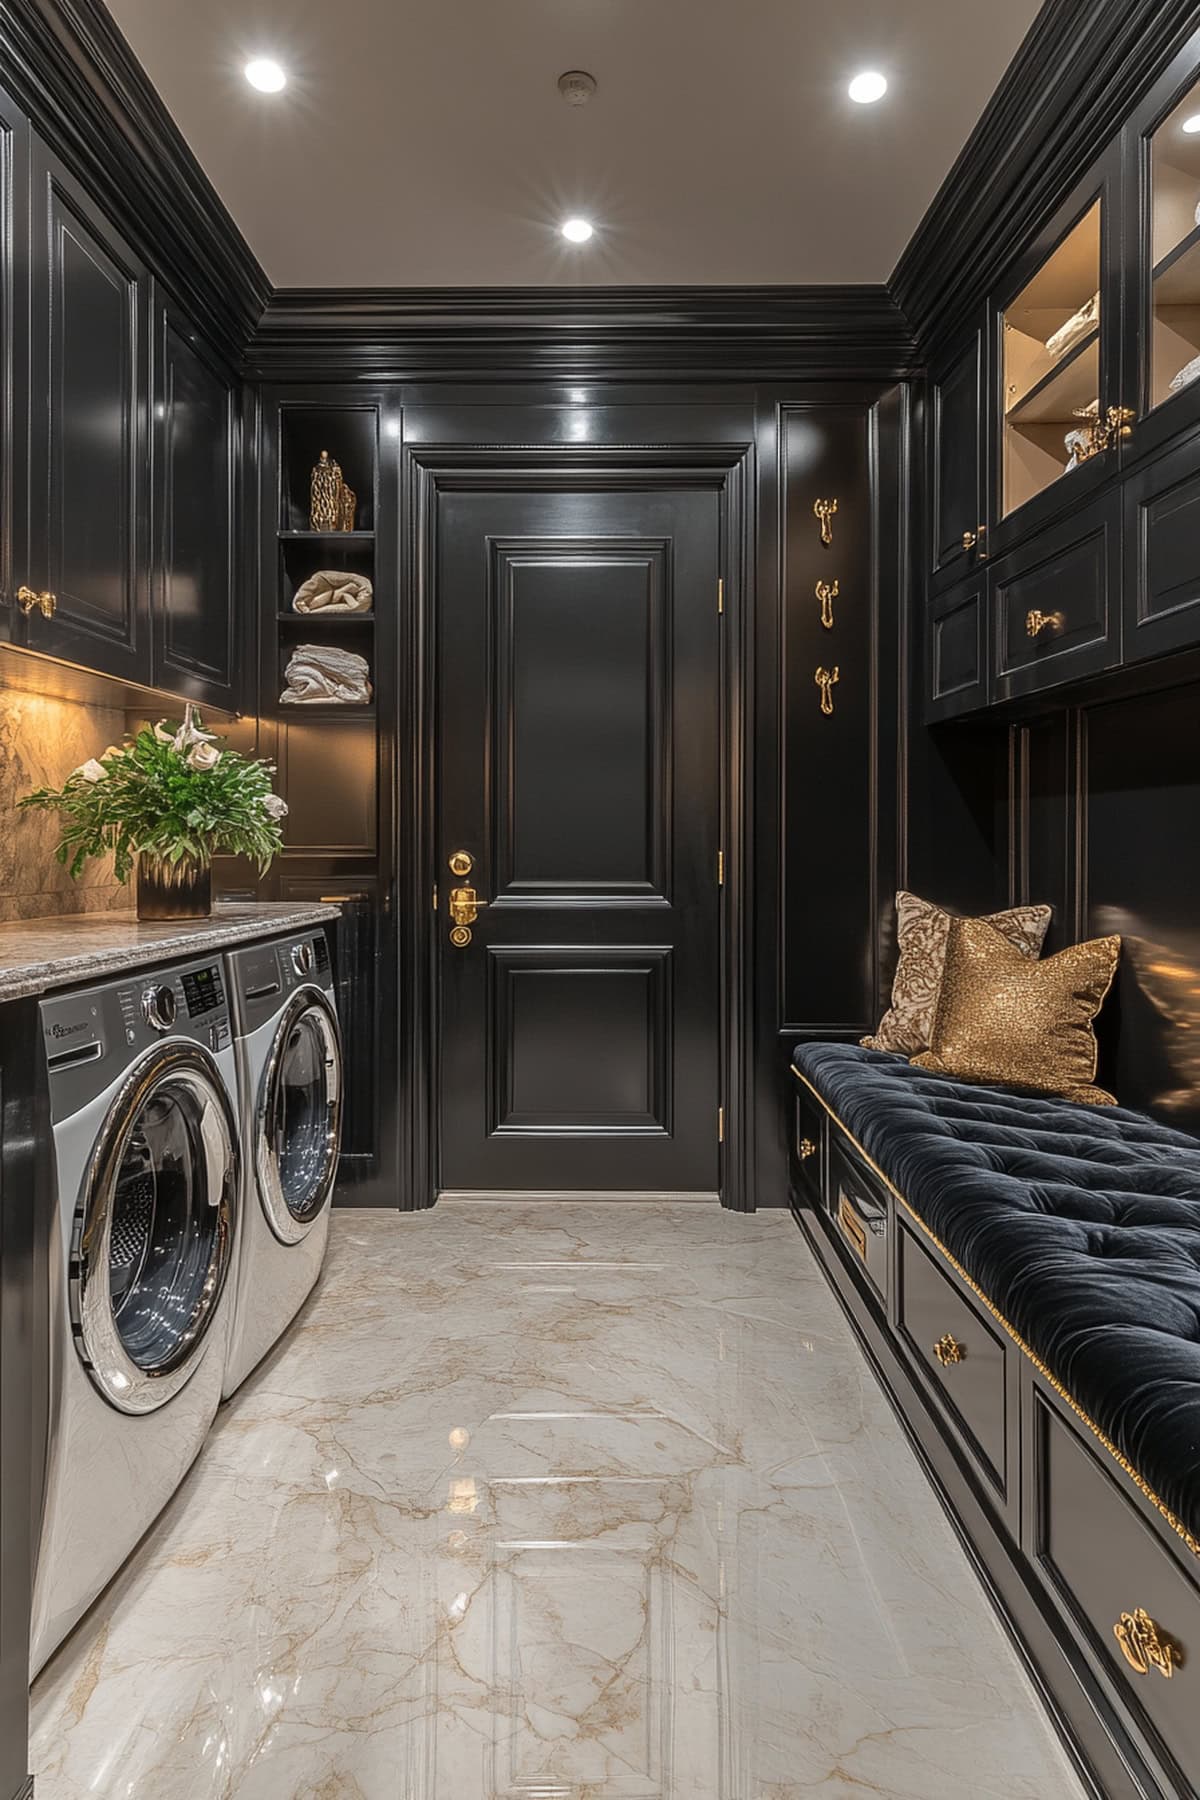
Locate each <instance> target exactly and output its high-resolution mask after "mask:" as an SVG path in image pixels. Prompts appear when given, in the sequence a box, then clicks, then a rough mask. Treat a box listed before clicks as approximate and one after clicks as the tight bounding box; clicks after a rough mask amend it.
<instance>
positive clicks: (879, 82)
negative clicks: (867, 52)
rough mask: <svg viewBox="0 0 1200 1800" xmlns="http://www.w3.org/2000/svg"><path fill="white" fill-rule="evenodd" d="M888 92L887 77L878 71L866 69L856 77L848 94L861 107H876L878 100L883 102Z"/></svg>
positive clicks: (848, 89)
mask: <svg viewBox="0 0 1200 1800" xmlns="http://www.w3.org/2000/svg"><path fill="white" fill-rule="evenodd" d="M887 91H888V84H887V76H886V75H881V74H880V73H879V71H878V69H864V70H863V72H862V74H861V75H856V76H855V77H854V80H853V81H852V82H851V83H850V86H849V87H848V88H847V90H846V92H847V93H848V94H849V96H850V98H851V99H852V100H855V101H857V102H858V104H859V106H874V104H875V102H876V100H882V99H883V96H884V95H885V94H886V93H887Z"/></svg>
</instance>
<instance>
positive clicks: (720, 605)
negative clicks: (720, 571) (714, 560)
mask: <svg viewBox="0 0 1200 1800" xmlns="http://www.w3.org/2000/svg"><path fill="white" fill-rule="evenodd" d="M717 611H718V612H719V613H723V612H724V611H725V582H724V579H723V578H722V579H721V580H720V581H718V583H717Z"/></svg>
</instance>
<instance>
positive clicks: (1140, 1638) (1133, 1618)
mask: <svg viewBox="0 0 1200 1800" xmlns="http://www.w3.org/2000/svg"><path fill="white" fill-rule="evenodd" d="M1113 1636H1114V1637H1115V1638H1116V1640H1117V1642H1118V1644H1120V1646H1121V1655H1122V1656H1123V1657H1124V1658H1125V1661H1126V1662H1127V1663H1128V1664H1129V1666H1130V1668H1131V1669H1132V1670H1133V1671H1134V1673H1135V1674H1137V1675H1147V1674H1149V1672H1150V1670H1151V1669H1157V1670H1158V1673H1159V1674H1160V1675H1161V1676H1162V1677H1163V1679H1164V1681H1170V1679H1171V1677H1172V1675H1173V1674H1174V1673H1175V1670H1176V1669H1177V1668H1179V1667H1180V1666H1181V1665H1182V1663H1183V1654H1182V1652H1181V1651H1180V1650H1179V1648H1178V1647H1177V1646H1176V1645H1175V1644H1172V1643H1171V1642H1170V1640H1169V1639H1168V1638H1165V1637H1164V1636H1163V1634H1162V1632H1161V1631H1160V1630H1159V1628H1158V1626H1157V1625H1156V1624H1155V1622H1154V1620H1153V1619H1152V1618H1151V1617H1150V1614H1149V1613H1148V1612H1147V1611H1146V1609H1145V1607H1144V1606H1139V1607H1137V1608H1136V1609H1135V1611H1133V1612H1131V1613H1127V1612H1125V1613H1122V1614H1121V1616H1120V1618H1119V1619H1118V1620H1117V1622H1116V1624H1115V1625H1114V1626H1113Z"/></svg>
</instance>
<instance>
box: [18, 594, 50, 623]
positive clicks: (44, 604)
mask: <svg viewBox="0 0 1200 1800" xmlns="http://www.w3.org/2000/svg"><path fill="white" fill-rule="evenodd" d="M17 605H18V606H19V607H20V609H21V611H22V612H23V613H24V614H25V617H26V618H28V617H29V615H30V613H31V612H33V611H35V610H36V611H37V612H40V613H41V615H42V617H43V618H44V619H52V618H53V617H54V611H55V608H56V607H57V605H58V597H57V595H55V594H52V593H51V592H50V590H49V589H48V588H43V589H42V590H41V592H40V593H38V592H37V591H36V590H35V589H34V588H31V587H24V586H21V587H19V588H18V589H17Z"/></svg>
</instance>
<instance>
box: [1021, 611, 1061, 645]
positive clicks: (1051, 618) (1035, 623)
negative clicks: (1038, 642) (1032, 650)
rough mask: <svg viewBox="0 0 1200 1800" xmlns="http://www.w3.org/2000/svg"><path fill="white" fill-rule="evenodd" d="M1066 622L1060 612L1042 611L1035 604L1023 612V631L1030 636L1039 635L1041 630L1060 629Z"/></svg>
mask: <svg viewBox="0 0 1200 1800" xmlns="http://www.w3.org/2000/svg"><path fill="white" fill-rule="evenodd" d="M1066 622H1067V621H1066V619H1065V617H1064V616H1063V614H1062V613H1060V612H1052V613H1044V612H1041V611H1040V610H1039V609H1038V608H1037V607H1036V606H1035V607H1034V608H1033V610H1032V612H1027V613H1026V614H1025V631H1026V634H1027V635H1028V636H1029V637H1031V638H1035V637H1040V636H1041V634H1042V632H1043V631H1061V630H1062V628H1063V626H1064V625H1065V624H1066Z"/></svg>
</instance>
